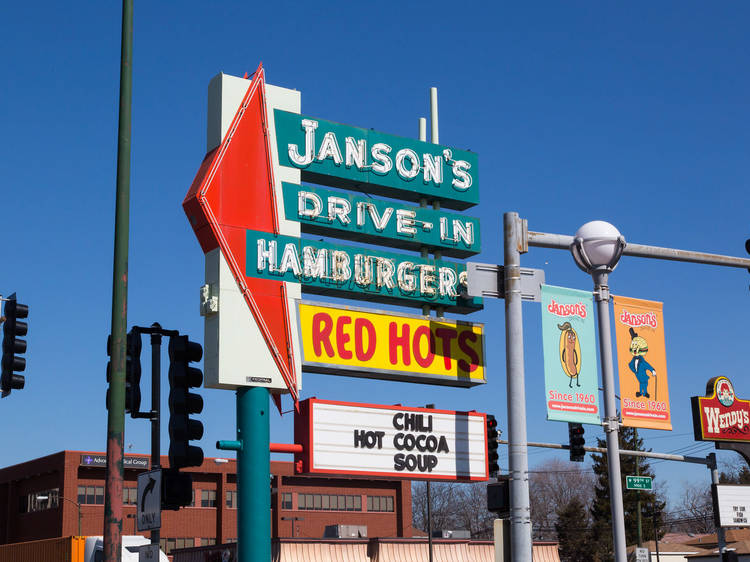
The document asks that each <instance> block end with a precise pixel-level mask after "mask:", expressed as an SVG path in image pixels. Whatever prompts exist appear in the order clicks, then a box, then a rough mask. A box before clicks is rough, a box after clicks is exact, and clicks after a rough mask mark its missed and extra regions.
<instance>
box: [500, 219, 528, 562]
mask: <svg viewBox="0 0 750 562" xmlns="http://www.w3.org/2000/svg"><path fill="white" fill-rule="evenodd" d="M522 230H523V228H522V225H521V220H520V218H519V217H518V213H505V214H504V215H503V231H504V260H505V261H504V263H505V265H504V269H503V272H504V276H505V279H504V284H505V350H506V351H505V365H506V383H507V398H508V462H509V465H510V497H511V511H510V542H511V557H512V559H513V561H514V562H531V546H532V545H531V510H530V502H529V476H528V474H529V473H528V470H529V467H528V462H529V461H528V455H527V448H526V385H525V382H524V366H523V315H522V310H521V304H522V303H521V272H520V270H521V249H522V248H523V246H524V242H525V240H523V239H522V234H521V233H522Z"/></svg>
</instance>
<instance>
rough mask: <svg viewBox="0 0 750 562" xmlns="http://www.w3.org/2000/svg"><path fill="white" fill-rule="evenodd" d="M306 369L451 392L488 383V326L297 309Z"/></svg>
mask: <svg viewBox="0 0 750 562" xmlns="http://www.w3.org/2000/svg"><path fill="white" fill-rule="evenodd" d="M299 326H300V330H301V332H302V368H303V369H304V370H306V371H310V372H318V373H331V374H341V375H349V376H356V377H367V378H378V379H390V380H403V381H408V382H423V383H429V384H444V385H449V386H473V385H477V384H483V383H485V382H486V381H485V372H484V326H483V325H482V324H472V323H469V322H458V321H453V320H445V319H442V320H438V319H437V318H435V319H432V318H428V317H424V316H408V315H402V314H391V313H385V312H375V311H365V310H360V309H353V308H339V307H332V306H328V305H318V304H312V303H300V304H299Z"/></svg>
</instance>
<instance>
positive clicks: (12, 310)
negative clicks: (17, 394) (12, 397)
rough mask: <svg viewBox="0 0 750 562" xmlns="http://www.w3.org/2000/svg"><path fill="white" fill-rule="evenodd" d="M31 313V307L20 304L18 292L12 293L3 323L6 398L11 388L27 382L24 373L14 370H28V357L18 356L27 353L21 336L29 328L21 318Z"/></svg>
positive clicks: (0, 385) (0, 382)
mask: <svg viewBox="0 0 750 562" xmlns="http://www.w3.org/2000/svg"><path fill="white" fill-rule="evenodd" d="M28 315H29V307H28V306H26V305H25V304H19V302H18V301H17V300H16V294H15V293H13V294H12V295H10V300H7V301H5V324H4V325H3V359H2V374H1V375H0V390H1V391H2V397H3V398H5V397H6V396H8V394H10V391H11V390H21V389H22V388H23V386H24V384H25V383H26V379H25V377H24V376H23V375H17V374H16V373H14V371H25V370H26V359H25V358H23V357H18V355H19V354H21V353H26V340H22V339H20V337H19V336H25V335H26V333H27V332H28V330H29V325H28V324H27V323H26V322H21V321H20V320H18V319H19V318H26V317H28Z"/></svg>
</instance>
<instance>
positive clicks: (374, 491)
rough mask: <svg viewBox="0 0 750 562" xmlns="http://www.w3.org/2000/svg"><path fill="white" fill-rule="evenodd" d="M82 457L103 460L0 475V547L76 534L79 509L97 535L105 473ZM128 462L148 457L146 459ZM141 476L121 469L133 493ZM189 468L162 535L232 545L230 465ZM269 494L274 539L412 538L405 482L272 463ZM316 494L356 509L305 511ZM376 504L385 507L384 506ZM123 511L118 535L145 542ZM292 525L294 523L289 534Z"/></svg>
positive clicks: (51, 460) (68, 457)
mask: <svg viewBox="0 0 750 562" xmlns="http://www.w3.org/2000/svg"><path fill="white" fill-rule="evenodd" d="M87 456H91V457H94V456H99V457H103V456H104V453H92V452H82V451H62V452H60V453H55V454H53V455H49V456H46V457H41V458H38V459H34V460H32V461H29V462H25V463H21V464H18V465H14V466H11V467H7V468H3V469H0V544H5V543H12V542H21V541H29V540H37V539H44V538H53V537H59V536H69V535H77V534H78V514H79V505H80V514H81V534H82V535H101V534H102V532H103V518H104V495H103V494H104V486H105V478H106V474H105V473H106V469H105V468H104V467H103V466H90V465H84V464H83V463H82V458H84V457H87ZM126 457H133V458H136V459H148V458H149V457H148V456H147V455H126ZM161 462H162V463H163V466H167V465H168V459H167V457H162V461H161ZM143 470H145V468H143V467H141V468H138V469H135V468H128V467H127V466H126V468H125V470H124V478H125V481H124V485H123V487H124V488H126V489H128V488H130V489H133V490H135V489H136V488H137V477H138V474H140V473H141V472H143ZM187 470H188V471H189V472H191V473H192V474H193V491H194V494H195V496H194V504H193V505H192V506H189V507H185V508H183V509H180V510H179V511H163V512H162V527H161V537H162V538H163V539H167V538H168V539H188V542H179V543H176V545H180V546H182V545H188V546H190V545H195V546H199V545H201V544H212V541H216V543H217V544H221V543H225V542H230V541H232V540H236V538H237V509H236V490H237V475H236V463H235V461H233V460H230V461H228V462H227V461H226V460H224V459H213V458H208V459H206V460H205V461H204V463H203V465H202V466H200V467H197V468H194V469H187ZM55 490H56V491H57V492H56V493H57V496H58V501H57V505H52V506H50V505H46V508H39V510H37V511H35V510H33V509H32V510H31V511H29V510H28V509H26V510H25V511H26V512H24V509H22V508H21V507H20V506H21V505H26V506H27V507H28V505H29V504H28V502H29V498H32V500H33V498H37V497H39V494H40V493H43V492H48V491H55ZM79 491H80V492H82V495H79ZM126 493H127V492H126ZM228 493H229V497H228V496H227V494H228ZM233 493H234V494H233ZM269 493H270V494H271V513H270V517H271V530H272V536H273V537H291V536H292V534H294V536H298V537H322V536H323V533H324V529H325V527H326V525H335V524H342V525H365V526H367V534H368V536H370V537H396V536H410V531H411V482H410V481H408V480H404V481H401V480H364V479H346V478H340V477H336V478H322V477H320V476H315V477H306V476H303V475H295V474H294V465H293V463H291V462H278V461H272V462H271V480H270V490H269ZM48 495H50V494H48ZM316 496H317V497H319V498H318V499H316V500H315V501H320V504H319V505H320V506H321V507H322V504H323V500H322V499H320V498H322V497H323V496H328V497H329V498H330V497H332V496H336V497H339V496H344V497H346V496H350V497H358V498H359V502H358V504H359V507H360V508H359V509H358V510H347V509H330V503H329V504H328V505H329V509H325V510H324V509H316V508H315V505H313V506H312V508H311V509H306V508H305V500H306V498H309V497H312V498H315V497H316ZM368 497H372V498H375V497H377V498H391V499H390V500H388V504H387V505H390V504H392V511H378V512H372V511H368V509H367V507H368ZM131 499H133V500H134V499H135V492H132V496H131ZM285 499H287V500H291V505H287V504H285V503H284V500H285ZM45 501H50V500H45ZM371 501H372V500H371ZM42 503H43V502H42ZM380 503H382V504H383V506H385V505H386V502H385V500H383V501H382V502H380ZM204 504H209V505H204ZM373 506H374V504H373ZM35 509H36V508H35ZM123 512H124V516H123V534H125V535H131V534H143V535H147V536H148V533H147V532H144V533H137V531H136V530H135V525H136V521H135V513H136V505H135V503H132V504H129V503H125V504H124V505H123ZM290 518H297V519H296V520H292V519H290ZM292 524H294V525H295V528H294V531H293V529H292ZM201 539H209V540H210V541H211V542H208V541H205V540H201ZM190 541H192V542H190Z"/></svg>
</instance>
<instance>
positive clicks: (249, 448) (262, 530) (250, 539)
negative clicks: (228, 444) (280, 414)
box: [237, 386, 271, 562]
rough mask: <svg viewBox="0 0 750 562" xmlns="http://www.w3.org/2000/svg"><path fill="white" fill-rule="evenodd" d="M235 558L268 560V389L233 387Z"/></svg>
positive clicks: (247, 561)
mask: <svg viewBox="0 0 750 562" xmlns="http://www.w3.org/2000/svg"><path fill="white" fill-rule="evenodd" d="M237 440H238V441H239V442H240V443H242V446H241V448H240V449H239V451H238V453H237V494H238V500H239V509H238V510H237V559H238V560H239V562H264V561H266V562H271V490H270V474H271V453H270V449H269V448H270V423H269V416H268V389H266V388H263V387H257V386H256V387H245V388H241V389H239V390H237Z"/></svg>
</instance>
